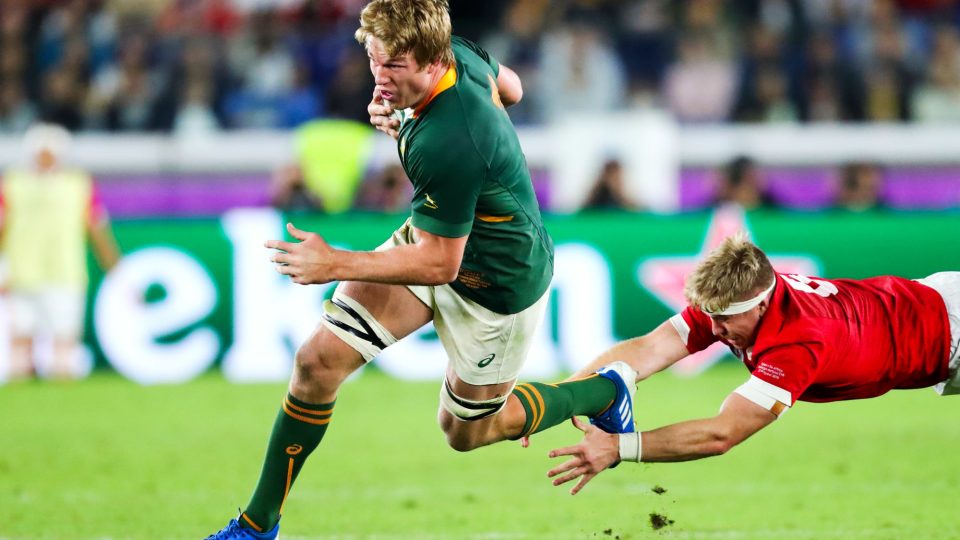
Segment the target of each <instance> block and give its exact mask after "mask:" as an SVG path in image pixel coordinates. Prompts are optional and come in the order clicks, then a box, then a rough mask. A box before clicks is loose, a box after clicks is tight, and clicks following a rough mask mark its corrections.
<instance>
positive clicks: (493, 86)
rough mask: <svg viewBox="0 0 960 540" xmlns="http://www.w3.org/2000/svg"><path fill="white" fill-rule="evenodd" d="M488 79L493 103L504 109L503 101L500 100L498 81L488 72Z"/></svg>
mask: <svg viewBox="0 0 960 540" xmlns="http://www.w3.org/2000/svg"><path fill="white" fill-rule="evenodd" d="M487 80H488V81H490V99H491V100H493V104H494V105H496V106H497V108H498V109H503V108H504V107H503V102H502V101H500V91H499V90H497V81H495V80H493V76H492V75H490V74H489V73H487Z"/></svg>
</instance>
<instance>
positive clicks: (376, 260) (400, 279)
mask: <svg viewBox="0 0 960 540" xmlns="http://www.w3.org/2000/svg"><path fill="white" fill-rule="evenodd" d="M287 231H288V232H289V233H290V236H292V237H294V238H296V239H297V240H299V242H284V241H281V240H269V241H267V243H266V244H264V245H265V246H266V247H268V248H270V249H276V250H278V251H277V253H275V254H274V255H273V256H272V257H271V258H270V260H271V261H273V262H274V263H276V264H277V267H276V268H277V272H280V273H281V274H284V275H287V276H290V278H291V279H292V280H293V281H294V283H300V284H301V285H309V284H317V283H328V282H331V281H368V282H375V283H393V284H399V285H442V284H445V283H450V282H451V281H453V280H455V279H456V278H457V274H458V273H459V271H460V262H461V260H462V259H463V250H464V247H465V246H466V245H467V238H468V236H461V237H456V238H449V237H445V236H440V235H437V234H433V233H429V232H427V231H424V230H422V229H416V233H417V234H416V236H417V239H418V240H417V242H416V243H413V244H405V245H401V246H397V247H394V248H391V249H387V250H383V251H348V250H344V249H336V248H334V247H332V246H330V244H328V243H327V242H326V240H324V239H323V237H322V236H320V235H319V234H317V233H313V232H308V231H303V230H300V229H298V228H296V227H294V226H293V224H292V223H288V224H287Z"/></svg>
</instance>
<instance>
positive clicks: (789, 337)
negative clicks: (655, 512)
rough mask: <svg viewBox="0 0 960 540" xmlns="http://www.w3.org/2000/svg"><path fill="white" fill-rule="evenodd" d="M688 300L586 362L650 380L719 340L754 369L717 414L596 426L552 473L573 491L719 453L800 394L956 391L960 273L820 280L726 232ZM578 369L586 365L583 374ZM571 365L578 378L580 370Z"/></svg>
mask: <svg viewBox="0 0 960 540" xmlns="http://www.w3.org/2000/svg"><path fill="white" fill-rule="evenodd" d="M684 292H685V294H686V297H687V301H688V303H689V306H688V307H687V308H686V309H684V310H683V312H681V313H679V314H677V315H674V316H673V317H671V318H670V319H669V320H667V321H666V322H664V323H663V324H661V325H660V326H659V327H658V328H656V329H655V330H653V331H652V332H650V333H649V334H646V335H644V336H641V337H637V338H633V339H630V340H627V341H624V342H621V343H619V344H617V345H615V346H614V347H612V348H611V349H610V350H609V351H607V352H605V353H604V354H603V355H601V356H600V357H599V358H598V359H597V360H596V361H595V362H594V364H592V365H591V366H587V367H585V368H584V370H583V371H584V372H590V371H592V370H594V369H596V366H599V365H604V364H608V363H609V362H610V361H611V360H612V359H618V360H623V361H625V362H627V363H628V364H630V365H631V367H633V368H634V369H635V370H636V371H637V380H638V381H640V380H643V379H646V378H647V377H649V376H650V375H653V374H654V373H656V372H658V371H661V370H663V369H665V368H667V367H668V366H670V365H672V364H674V363H675V362H677V361H679V360H680V359H682V358H684V357H685V356H687V355H689V354H693V353H695V352H698V351H701V350H703V349H705V348H707V347H708V346H710V345H711V344H713V343H715V342H717V341H720V342H722V343H724V344H725V345H727V346H728V347H729V348H730V350H731V351H732V352H733V354H734V355H736V356H737V357H738V358H739V359H740V360H741V361H742V362H743V364H744V365H745V366H746V367H747V369H748V370H749V372H750V376H749V378H748V379H747V381H746V382H744V383H743V385H741V386H740V387H739V388H737V389H735V390H734V391H733V392H732V393H731V394H730V395H729V396H728V397H727V398H726V400H725V401H724V402H723V405H722V407H721V409H720V412H719V413H718V414H717V415H716V416H714V417H713V418H705V419H699V420H691V421H686V422H680V423H677V424H672V425H668V426H663V427H660V428H658V429H653V430H650V431H643V432H638V433H621V434H612V433H606V432H604V431H601V430H600V429H598V428H597V427H595V426H587V425H584V424H581V423H580V422H579V421H577V420H576V419H574V423H575V425H577V427H579V428H580V429H581V430H583V431H584V438H583V440H582V441H581V442H580V443H579V444H577V445H575V446H570V447H566V448H560V449H557V450H553V451H552V452H550V457H558V456H571V457H570V458H569V459H568V460H567V461H566V462H564V463H563V464H561V465H559V466H557V467H555V468H553V469H551V470H550V472H549V473H548V474H549V476H550V477H552V478H554V481H553V483H554V485H560V484H563V483H566V482H569V481H571V480H575V479H579V481H578V483H577V484H576V485H575V486H574V488H573V489H572V490H571V493H574V494H575V493H576V492H578V491H579V490H580V489H582V488H583V486H584V485H585V484H586V483H587V482H589V481H590V480H591V479H592V478H593V477H594V476H596V475H597V474H598V473H599V472H601V471H602V470H604V469H606V468H608V467H610V466H612V465H615V464H616V463H619V462H620V461H645V462H657V461H687V460H694V459H700V458H705V457H709V456H714V455H718V454H723V453H724V452H726V451H727V450H729V449H731V448H732V447H734V446H736V445H737V444H739V443H741V442H742V441H744V440H745V439H747V438H748V437H750V436H751V435H753V434H754V433H756V432H757V431H759V430H760V429H762V428H764V427H765V426H767V425H769V424H770V423H772V422H773V421H774V420H776V419H777V418H778V417H780V416H782V415H783V414H784V412H786V411H787V410H788V409H789V408H790V407H792V406H793V404H794V403H795V402H796V401H797V400H800V401H813V402H827V401H839V400H849V399H864V398H871V397H876V396H879V395H882V394H885V393H886V392H888V391H890V390H894V389H909V388H925V387H930V386H935V388H936V390H937V392H939V393H940V394H953V393H958V392H960V376H958V374H957V366H958V364H960V353H958V341H960V272H941V273H937V274H934V275H932V276H929V277H926V278H923V279H918V280H909V279H905V278H900V277H894V276H881V277H873V278H869V279H862V280H852V279H822V278H812V277H806V276H800V275H796V274H779V273H777V272H775V271H774V269H773V267H772V266H771V264H770V261H769V260H768V259H767V257H766V255H765V254H764V253H763V252H762V251H761V250H760V249H759V248H758V247H756V246H755V245H753V244H751V243H750V242H749V241H748V240H746V239H745V238H744V237H743V236H736V237H732V238H728V239H726V240H725V241H724V243H723V244H722V245H721V246H720V247H718V248H717V249H716V250H714V251H713V252H711V253H710V254H709V255H708V256H707V258H706V259H705V260H704V261H703V262H701V263H700V264H699V265H698V266H697V268H696V269H695V270H694V271H693V273H692V274H691V275H690V277H689V278H688V279H687V283H686V288H685V291H684ZM578 375H579V374H578ZM576 376H577V375H575V376H574V377H576Z"/></svg>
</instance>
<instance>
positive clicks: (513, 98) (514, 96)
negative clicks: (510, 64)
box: [500, 80, 523, 107]
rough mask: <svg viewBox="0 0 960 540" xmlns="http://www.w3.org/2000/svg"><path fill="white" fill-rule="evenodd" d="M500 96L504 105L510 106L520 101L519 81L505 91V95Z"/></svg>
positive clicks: (520, 86)
mask: <svg viewBox="0 0 960 540" xmlns="http://www.w3.org/2000/svg"><path fill="white" fill-rule="evenodd" d="M500 97H501V101H502V102H503V106H504V107H510V106H512V105H516V104H517V103H520V100H521V99H523V86H522V85H521V84H520V81H519V80H518V81H517V85H516V87H514V88H511V89H510V91H509V92H505V95H501V96H500Z"/></svg>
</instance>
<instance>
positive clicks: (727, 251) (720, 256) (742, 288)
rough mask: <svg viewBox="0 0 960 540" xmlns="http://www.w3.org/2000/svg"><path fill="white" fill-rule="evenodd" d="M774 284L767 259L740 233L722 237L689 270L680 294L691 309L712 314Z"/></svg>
mask: <svg viewBox="0 0 960 540" xmlns="http://www.w3.org/2000/svg"><path fill="white" fill-rule="evenodd" d="M773 281H774V272H773V266H772V265H771V264H770V259H768V258H767V256H766V255H765V254H764V253H763V251H761V250H760V248H758V247H757V246H755V245H753V243H751V242H750V240H748V239H747V237H746V235H745V234H743V233H739V234H736V235H734V236H730V237H728V238H726V239H725V240H724V241H723V243H722V244H720V247H718V248H716V249H714V250H713V251H711V252H710V254H709V255H707V258H706V259H704V260H703V262H701V263H700V264H698V265H697V267H696V268H695V269H694V270H693V273H691V274H690V276H689V277H688V278H687V283H686V286H685V287H684V290H683V293H684V295H686V297H687V302H689V303H690V305H691V306H694V307H698V308H700V309H702V310H704V311H707V312H711V313H715V312H718V311H722V310H724V309H726V308H727V307H729V306H730V304H732V303H733V302H737V301H740V300H743V299H744V298H746V297H748V296H751V295H755V294H757V293H758V292H759V291H762V290H763V289H766V288H767V287H769V286H770V285H771V284H772V283H773Z"/></svg>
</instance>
